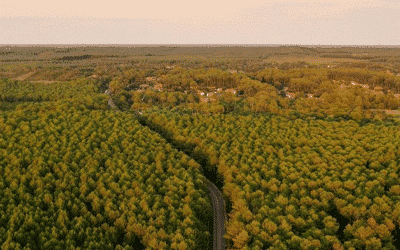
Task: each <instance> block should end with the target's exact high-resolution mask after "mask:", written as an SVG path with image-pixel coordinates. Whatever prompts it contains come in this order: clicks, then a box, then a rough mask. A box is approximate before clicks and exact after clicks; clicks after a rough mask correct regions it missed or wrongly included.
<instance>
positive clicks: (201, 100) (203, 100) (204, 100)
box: [200, 98, 209, 102]
mask: <svg viewBox="0 0 400 250" xmlns="http://www.w3.org/2000/svg"><path fill="white" fill-rule="evenodd" d="M208 101H209V99H208V98H200V102H208Z"/></svg>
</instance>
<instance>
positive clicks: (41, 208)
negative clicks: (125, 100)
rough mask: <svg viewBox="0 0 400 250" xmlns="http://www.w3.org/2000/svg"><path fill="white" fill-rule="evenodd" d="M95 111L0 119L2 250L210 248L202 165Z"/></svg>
mask: <svg viewBox="0 0 400 250" xmlns="http://www.w3.org/2000/svg"><path fill="white" fill-rule="evenodd" d="M95 98H97V97H95ZM99 98H102V100H103V99H104V98H103V96H101V97H99ZM96 103H97V102H96V100H93V97H90V96H88V97H86V98H84V99H64V100H61V101H58V102H48V103H45V102H43V103H26V104H23V105H20V106H18V107H17V109H16V110H15V111H9V112H4V113H0V131H1V133H0V172H1V173H2V175H1V176H0V197H1V199H0V225H1V226H0V232H1V234H0V235H1V236H0V246H1V249H17V248H20V249H23V248H24V247H30V248H32V249H72V248H77V247H80V248H82V249H87V248H91V249H129V247H128V246H129V245H130V246H138V242H139V241H138V240H139V239H140V241H141V242H142V243H143V244H144V245H145V246H151V245H152V246H157V247H155V248H159V249H170V246H171V245H172V244H174V243H176V244H180V245H184V244H185V245H187V248H188V249H204V244H207V242H209V241H210V236H209V232H207V230H208V226H207V224H206V223H207V221H209V220H210V219H211V218H212V217H211V216H212V209H211V201H210V199H209V197H208V195H207V193H206V192H207V191H206V190H207V189H206V186H205V183H204V177H203V176H201V175H200V169H199V165H198V164H197V163H194V162H191V163H189V160H190V159H189V158H188V157H187V156H186V155H184V154H182V153H181V152H179V151H177V150H174V149H172V148H171V146H170V145H169V144H167V143H166V142H165V140H164V139H162V138H160V137H159V136H158V135H156V134H155V133H153V132H151V131H150V130H149V129H147V128H144V127H142V126H141V125H140V124H139V123H138V121H137V120H136V119H135V117H134V116H133V115H130V114H124V113H115V112H112V111H108V110H106V109H104V108H103V109H101V108H100V106H99V107H98V106H96V105H98V104H96ZM103 107H104V106H103ZM184 215H186V216H184ZM178 230H180V231H181V233H182V234H184V237H183V238H179V237H178V238H177V237H176V236H177V235H179V234H180V233H179V232H178ZM186 232H187V233H189V232H191V233H194V234H195V235H197V236H196V237H192V238H191V237H188V236H189V235H187V234H186ZM118 245H119V247H118ZM139 245H140V243H139ZM121 247H122V248H121Z"/></svg>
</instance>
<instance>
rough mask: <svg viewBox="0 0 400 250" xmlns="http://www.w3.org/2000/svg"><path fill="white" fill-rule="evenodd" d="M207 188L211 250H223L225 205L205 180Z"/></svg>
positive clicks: (215, 189)
mask: <svg viewBox="0 0 400 250" xmlns="http://www.w3.org/2000/svg"><path fill="white" fill-rule="evenodd" d="M105 94H107V95H108V96H109V97H110V98H109V99H108V106H110V107H112V108H114V109H116V111H120V109H119V108H118V107H117V106H116V105H115V103H114V101H113V99H112V96H111V92H110V91H109V90H106V92H105ZM160 136H161V135H160ZM206 183H207V188H208V190H209V191H210V193H209V195H210V197H211V200H212V203H213V204H212V205H213V210H214V227H213V228H214V232H213V235H214V237H213V250H225V248H226V242H225V238H224V237H223V236H224V235H225V233H226V231H225V225H226V223H227V215H226V209H225V208H226V205H225V200H224V198H223V197H222V194H221V192H220V191H219V189H218V188H217V187H216V186H215V185H214V183H212V182H211V181H210V180H208V179H207V178H206Z"/></svg>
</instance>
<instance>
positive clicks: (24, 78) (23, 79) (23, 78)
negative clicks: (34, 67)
mask: <svg viewBox="0 0 400 250" xmlns="http://www.w3.org/2000/svg"><path fill="white" fill-rule="evenodd" d="M35 73H36V72H29V73H27V74H25V75H22V76H19V77H16V78H13V79H14V80H18V81H25V80H26V79H27V78H28V77H30V76H31V75H33V74H35Z"/></svg>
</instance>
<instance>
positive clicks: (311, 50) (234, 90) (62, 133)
mask: <svg viewBox="0 0 400 250" xmlns="http://www.w3.org/2000/svg"><path fill="white" fill-rule="evenodd" d="M106 90H108V91H106ZM106 92H107V93H106ZM108 94H110V96H111V98H112V101H113V102H114V103H115V104H116V105H117V106H118V108H119V109H120V110H122V112H114V111H113V110H112V109H111V108H110V107H109V106H108V103H109V102H110V96H109V95H108ZM399 107H400V49H399V48H373V47H330V48H329V47H316V46H309V47H306V46H269V47H268V46H259V47H250V46H247V47H246V46H219V47H218V46H192V47H184V46H159V47H157V46H153V47H152V46H147V47H137V46H136V47H135V46H132V47H93V46H86V47H67V46H64V47H56V46H55V47H43V46H42V47H40V46H37V47H18V46H9V47H7V46H2V47H0V173H1V175H0V197H1V198H0V246H1V249H144V248H147V249H179V250H182V249H183V250H184V249H207V248H208V247H209V246H211V244H210V242H211V241H212V238H213V237H211V236H212V235H211V234H212V229H213V228H212V219H213V214H212V213H213V209H212V206H213V203H212V202H211V199H210V196H209V195H208V190H207V186H206V181H205V180H206V179H205V175H209V174H210V173H212V174H213V175H215V178H216V179H217V180H218V184H219V187H220V189H221V191H222V193H223V196H224V198H225V201H226V203H227V205H228V207H227V208H228V212H229V213H228V223H227V225H226V235H225V236H224V237H225V238H226V239H227V249H247V250H248V249H252V250H253V249H254V250H256V249H259V250H261V249H396V247H397V245H398V240H397V237H398V236H397V235H398V233H399V226H400V203H399V199H398V198H399V195H400V181H399V178H398V174H399V172H400V170H399V164H400V163H399V157H398V155H399V150H400V144H399V142H400V137H399V136H400V134H399V132H398V126H399V122H398V118H399V115H400V110H399ZM207 177H208V176H207Z"/></svg>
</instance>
